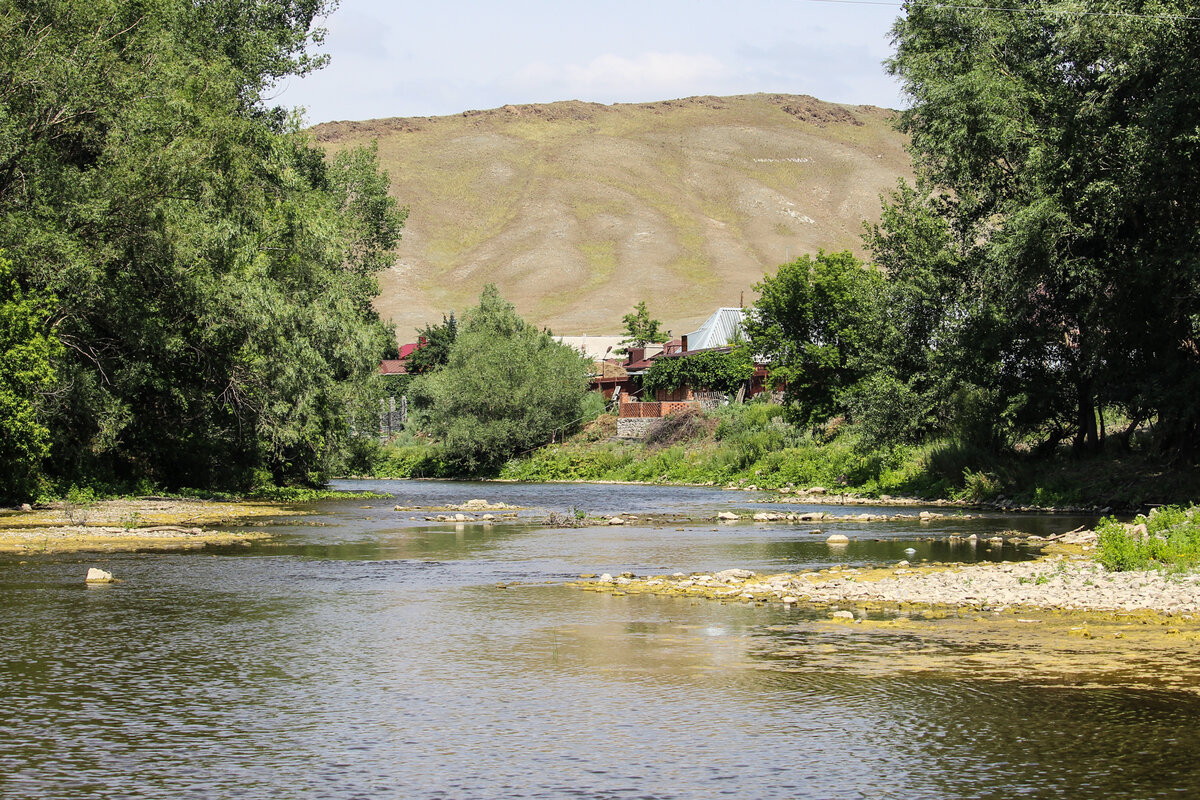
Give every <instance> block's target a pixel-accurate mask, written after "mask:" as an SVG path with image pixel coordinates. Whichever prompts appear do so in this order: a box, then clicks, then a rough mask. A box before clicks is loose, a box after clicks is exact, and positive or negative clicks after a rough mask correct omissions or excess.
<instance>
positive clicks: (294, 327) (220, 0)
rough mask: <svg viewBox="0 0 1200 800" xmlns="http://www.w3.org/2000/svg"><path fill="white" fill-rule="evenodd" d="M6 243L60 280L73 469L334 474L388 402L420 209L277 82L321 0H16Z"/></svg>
mask: <svg viewBox="0 0 1200 800" xmlns="http://www.w3.org/2000/svg"><path fill="white" fill-rule="evenodd" d="M0 3H2V8H0V43H2V44H0V65H2V67H0V68H2V70H3V72H4V74H5V76H6V78H5V80H4V81H3V86H2V88H0V165H3V168H2V169H0V247H4V248H5V249H6V251H7V252H8V254H9V256H10V257H11V259H12V261H13V264H14V272H15V275H16V277H17V280H18V283H19V285H20V286H21V287H22V291H24V292H28V293H30V294H29V295H28V296H31V297H32V296H37V297H43V298H49V297H53V298H54V309H53V322H54V331H55V334H56V335H57V337H58V338H59V339H60V340H61V341H62V342H63V344H64V345H65V349H64V350H63V351H62V353H61V355H53V354H52V362H53V365H54V368H55V378H56V386H57V387H59V388H58V390H57V391H56V392H55V394H54V395H53V397H47V398H46V402H44V403H43V409H42V412H41V419H42V420H43V424H44V425H45V426H46V429H47V430H48V431H49V439H50V444H51V453H50V458H49V460H48V461H47V469H48V470H49V471H50V472H51V473H52V475H53V476H54V477H56V478H57V479H60V480H63V481H69V480H74V479H83V478H85V477H86V479H87V480H99V481H105V482H111V483H135V482H137V481H138V480H141V479H146V480H149V481H151V482H154V483H159V484H161V485H163V486H165V487H178V486H183V485H203V486H218V485H225V486H231V487H243V488H244V487H245V486H248V485H250V484H252V483H253V482H254V481H255V476H256V475H257V474H258V473H260V472H261V471H263V470H265V471H266V472H267V473H269V475H270V477H271V480H272V482H274V483H295V482H310V483H311V482H318V481H320V480H321V478H322V476H323V474H324V473H326V472H327V471H328V470H329V469H330V467H331V465H332V464H334V463H335V462H336V459H337V458H338V456H339V453H340V451H341V450H342V449H343V448H344V446H345V444H346V441H347V436H348V427H349V426H348V425H347V421H348V415H355V414H362V415H367V414H371V415H373V414H374V409H371V408H370V403H369V402H368V399H369V397H370V386H371V383H372V382H373V381H374V380H376V377H375V375H376V371H377V370H376V367H377V364H378V359H379V357H380V355H381V354H382V353H384V352H385V351H386V349H387V346H388V342H389V341H390V339H391V336H390V334H389V332H388V331H387V329H386V327H385V326H384V325H382V324H381V323H380V321H379V320H378V318H377V316H376V315H375V313H374V311H373V310H372V308H371V301H372V299H373V297H374V296H375V294H376V293H377V281H376V275H377V273H378V271H379V270H380V269H381V268H382V267H383V266H385V265H386V264H388V263H390V259H391V255H390V251H391V248H392V246H393V245H394V243H395V242H396V241H397V239H398V236H399V230H400V227H401V224H402V222H403V218H404V215H403V212H402V211H400V210H399V209H398V208H397V207H396V204H395V201H394V200H393V199H391V198H390V197H388V195H387V177H386V175H383V174H381V173H380V172H379V170H378V169H377V158H376V154H375V152H374V150H373V149H370V148H367V149H358V150H350V151H346V152H343V153H340V154H339V155H337V156H335V157H332V158H326V157H325V155H324V154H323V152H322V151H321V150H319V149H318V148H316V147H315V146H313V145H312V144H311V143H310V142H309V141H308V140H307V138H306V137H305V136H304V135H302V134H301V133H299V132H298V127H299V121H298V120H297V119H294V118H291V117H289V115H288V114H287V112H285V111H284V110H283V109H279V108H272V107H270V106H269V105H268V103H269V99H268V98H269V92H270V91H271V89H272V87H273V86H274V85H275V84H276V83H277V82H278V81H280V80H283V79H285V78H286V77H287V76H289V75H299V74H304V73H305V72H307V71H309V70H310V69H313V68H315V67H316V66H319V63H320V59H318V58H314V57H313V56H311V55H309V54H308V51H307V48H308V46H309V45H310V44H311V43H312V42H313V41H315V40H316V39H318V38H319V34H318V33H317V32H315V31H314V30H313V29H312V27H311V25H312V22H313V21H314V19H316V18H317V17H318V16H320V15H321V14H323V13H325V12H327V11H328V8H329V5H328V4H327V3H325V2H323V0H247V1H246V2H236V3H235V2H226V1H225V0H215V1H214V2H205V3H190V2H185V0H156V1H155V2H151V3H126V2H119V0H97V1H95V2H86V3H85V2H80V0H69V1H68V2H55V3H50V2H40V1H39V2H32V3H20V4H18V3H14V2H11V0H0Z"/></svg>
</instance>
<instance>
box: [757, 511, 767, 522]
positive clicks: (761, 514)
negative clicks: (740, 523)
mask: <svg viewBox="0 0 1200 800" xmlns="http://www.w3.org/2000/svg"><path fill="white" fill-rule="evenodd" d="M754 521H755V522H770V521H771V515H770V514H768V513H767V512H765V511H759V512H758V513H757V514H755V515H754Z"/></svg>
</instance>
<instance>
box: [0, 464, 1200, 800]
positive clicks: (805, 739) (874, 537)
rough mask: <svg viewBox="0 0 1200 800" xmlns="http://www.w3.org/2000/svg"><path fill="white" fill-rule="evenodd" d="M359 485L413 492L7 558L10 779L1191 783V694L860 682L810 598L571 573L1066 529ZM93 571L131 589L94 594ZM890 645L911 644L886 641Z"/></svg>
mask: <svg viewBox="0 0 1200 800" xmlns="http://www.w3.org/2000/svg"><path fill="white" fill-rule="evenodd" d="M343 485H344V486H351V485H352V484H343ZM353 486H356V487H357V486H364V487H367V488H379V489H382V490H383V491H388V492H391V493H394V494H395V495H396V498H395V499H392V500H386V501H385V500H378V501H341V502H336V503H327V504H323V505H322V506H320V513H319V514H317V515H315V516H311V517H297V518H296V520H294V522H295V523H298V524H281V525H278V526H276V527H275V528H274V529H273V531H274V532H276V533H277V534H278V536H277V538H276V540H275V541H274V542H273V543H271V544H267V545H260V546H255V547H252V548H237V549H231V550H229V551H212V550H209V551H204V552H200V553H185V554H136V555H115V556H87V555H80V556H57V557H41V558H25V560H24V562H23V563H22V562H18V560H16V559H15V558H10V559H7V560H0V796H3V797H12V798H74V797H88V798H256V797H272V798H292V797H298V798H309V797H311V798H425V797H446V798H475V797H480V798H491V797H587V798H593V797H595V798H707V797H714V798H716V797H739V798H891V797H895V798H959V797H961V798H983V797H986V798H992V797H994V798H1010V797H1080V798H1085V797H1086V798H1092V797H1130V798H1133V797H1138V798H1144V797H1168V796H1184V797H1188V796H1195V795H1196V794H1198V793H1200V768H1198V767H1197V756H1198V755H1200V744H1198V742H1200V738H1198V737H1197V736H1196V733H1197V724H1198V720H1200V703H1198V702H1197V701H1196V700H1195V699H1194V698H1193V696H1192V695H1190V694H1180V693H1172V692H1166V691H1133V690H1128V689H1116V688H1112V689H1105V688H1100V689H1094V688H1093V689H1079V688H1071V687H1070V686H1069V685H1064V686H1059V687H1054V688H1046V687H1045V686H1044V681H1040V680H1037V678H1038V677H1039V676H1030V680H1029V681H1028V682H1023V681H1012V680H1005V681H994V680H989V678H988V675H986V674H980V675H978V676H977V677H976V678H972V679H965V680H964V679H963V677H962V675H961V674H956V675H954V676H953V677H950V676H940V675H939V674H938V673H937V672H919V673H913V674H906V673H903V672H899V673H890V674H889V673H887V672H886V671H885V672H883V673H879V674H876V673H864V672H863V671H861V670H855V669H853V665H854V663H855V658H856V654H858V653H860V652H861V651H860V648H862V647H864V646H865V645H864V643H863V642H862V641H860V640H859V639H858V638H856V637H855V636H853V635H848V634H847V633H845V632H842V631H839V630H836V629H833V628H832V627H831V628H830V629H829V630H825V629H819V628H812V627H811V626H810V628H808V629H805V630H806V632H804V633H803V634H801V633H797V628H796V623H797V620H798V619H801V618H803V612H797V611H787V610H784V609H783V608H782V607H775V606H752V605H742V604H729V605H722V604H719V603H714V602H702V601H691V600H682V599H677V598H654V597H645V596H640V597H611V596H607V595H598V594H593V593H588V592H581V591H579V590H577V589H572V588H569V587H564V586H562V585H560V584H561V582H562V581H564V580H567V579H570V578H572V577H574V576H576V575H577V574H579V573H580V572H604V571H610V572H611V571H622V570H625V569H632V570H634V571H637V572H639V573H645V572H674V571H684V572H691V571H698V570H710V569H720V568H724V567H730V566H741V567H749V568H751V569H758V570H770V569H785V568H800V567H814V566H826V565H829V564H833V563H855V564H858V563H869V562H878V561H887V560H894V559H896V558H900V557H902V556H901V554H902V552H903V550H904V548H906V547H910V546H912V547H914V548H916V549H917V550H918V555H917V556H916V558H922V557H924V558H931V559H933V558H936V559H948V558H953V559H954V560H960V561H963V560H973V559H976V558H1019V557H1023V556H1022V555H1021V554H1020V553H1019V552H1018V551H1016V550H1012V549H1009V548H1005V549H1001V550H997V549H988V548H975V547H969V548H964V547H956V548H951V547H950V545H948V544H945V543H941V542H925V541H920V539H921V537H925V536H929V535H936V534H944V533H947V532H962V533H967V532H976V533H979V534H980V535H981V536H982V535H984V534H988V535H991V534H992V533H994V532H997V531H1001V530H1005V529H1009V528H1025V529H1036V530H1038V531H1042V532H1049V531H1053V530H1065V529H1067V528H1070V527H1074V526H1075V524H1078V522H1077V521H1075V520H1071V519H1065V518H1061V517H1059V518H1045V517H1010V518H1000V517H993V518H987V519H982V520H973V521H956V520H944V521H938V522H936V523H933V524H932V525H920V524H918V523H915V522H911V523H900V522H896V523H870V524H862V523H835V524H830V523H824V524H823V525H824V528H825V530H826V531H827V532H833V531H835V530H836V531H837V532H843V533H846V534H847V535H848V536H850V537H851V539H852V540H853V541H852V542H851V543H850V545H849V546H847V547H845V548H839V549H837V550H831V549H830V548H829V547H828V546H827V545H826V544H825V543H824V537H823V536H820V537H818V536H813V535H812V534H811V533H809V531H810V530H812V529H813V526H812V525H811V524H805V523H802V524H800V525H798V526H797V525H781V524H778V523H775V524H770V525H766V524H764V525H759V526H754V525H750V524H736V525H722V526H715V525H712V524H699V525H696V524H692V525H663V526H662V527H651V526H639V525H637V524H631V525H628V526H625V527H621V528H616V527H611V528H610V527H602V528H582V529H572V530H558V529H551V528H545V527H542V526H541V525H539V524H537V522H538V520H540V519H541V518H542V517H544V516H545V514H546V511H547V510H548V509H553V510H558V511H565V510H567V509H570V508H572V507H577V508H581V509H586V510H588V511H597V512H598V511H603V512H608V513H616V512H621V513H632V514H639V513H640V514H645V513H649V512H675V513H681V514H683V513H687V514H696V515H701V514H705V515H709V514H715V512H716V511H719V510H724V509H728V508H739V509H745V510H750V509H752V508H754V507H756V503H757V501H758V498H756V497H755V496H753V495H751V494H747V493H726V492H719V491H711V490H698V489H678V488H660V487H626V486H578V485H558V486H556V485H550V486H522V485H505V484H462V483H427V482H414V483H400V482H385V483H378V484H353ZM475 497H482V498H486V499H489V500H492V501H496V500H504V501H506V502H509V503H513V504H518V505H523V506H528V507H529V509H528V510H526V511H522V512H521V519H520V521H519V522H517V523H513V524H505V525H495V526H482V525H471V524H468V525H459V526H456V525H454V524H448V523H438V522H430V521H426V520H425V519H424V517H425V516H426V515H425V514H422V513H420V512H396V511H393V510H392V507H393V506H394V505H396V504H397V503H399V504H401V505H406V506H408V505H411V506H438V505H447V504H452V503H460V502H463V501H465V500H468V499H471V498H475ZM92 565H98V566H103V567H105V568H106V569H109V570H111V571H112V572H114V573H115V574H116V575H117V576H118V577H120V578H122V579H123V582H122V583H119V584H114V585H110V586H101V587H91V588H88V587H85V586H84V585H83V583H82V577H83V573H84V572H85V571H86V568H87V567H88V566H92ZM515 581H520V582H521V583H520V584H519V585H515V586H509V587H508V588H499V587H498V586H497V584H500V583H504V584H510V583H512V582H515ZM780 639H783V640H785V643H786V644H787V653H788V655H787V657H786V659H782V660H781V658H780V656H779V655H778V652H779V647H778V646H777V645H778V644H779V640H780ZM871 646H873V647H878V646H879V644H878V642H877V641H876V642H874V643H872V644H871ZM888 646H894V647H896V648H913V647H918V648H919V647H920V646H921V642H920V641H919V639H915V638H914V634H911V633H909V634H901V633H897V634H896V636H895V640H894V641H893V642H889V644H888Z"/></svg>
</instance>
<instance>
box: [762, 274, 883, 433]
mask: <svg viewBox="0 0 1200 800" xmlns="http://www.w3.org/2000/svg"><path fill="white" fill-rule="evenodd" d="M880 282H881V278H880V275H879V273H878V272H877V271H875V270H874V269H872V268H870V267H868V266H867V265H865V264H863V262H862V261H860V260H859V259H857V258H856V257H855V256H854V254H853V253H850V252H849V251H844V252H840V253H826V252H825V251H821V252H819V253H818V254H817V256H816V257H815V258H814V257H811V256H809V255H807V254H805V255H803V256H801V257H799V258H797V259H796V260H795V261H792V262H789V263H787V264H784V265H782V266H781V267H780V268H779V271H778V272H777V273H776V274H775V275H768V276H766V277H764V278H763V280H762V282H761V283H758V284H756V285H755V287H754V289H755V291H756V292H758V293H759V298H758V300H757V301H755V303H754V308H753V309H752V310H751V312H750V313H749V314H747V315H746V319H745V322H744V327H745V330H746V335H747V336H748V337H749V339H750V346H751V349H752V350H753V352H754V353H755V354H757V355H759V356H761V357H762V358H763V359H765V360H766V361H768V362H769V363H770V364H771V376H772V378H773V379H774V380H776V381H778V382H781V383H786V387H787V388H786V390H785V397H786V399H787V400H788V401H789V403H791V404H793V405H792V408H793V412H794V413H795V414H796V416H797V417H798V419H800V420H801V421H803V422H805V423H808V424H816V423H820V422H823V421H825V420H827V419H829V418H830V417H832V416H833V415H834V414H836V413H838V412H839V411H841V410H842V408H843V407H842V403H841V401H842V399H843V395H844V393H845V391H846V390H847V389H849V388H850V387H851V386H853V385H854V384H855V383H856V382H857V381H858V379H859V378H860V377H862V366H861V363H862V354H863V351H864V347H865V346H866V345H867V344H868V342H869V337H870V332H871V330H872V329H873V323H872V319H871V314H872V313H874V309H875V308H876V299H877V295H878V289H879V284H880Z"/></svg>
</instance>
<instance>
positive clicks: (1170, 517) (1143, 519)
mask: <svg viewBox="0 0 1200 800" xmlns="http://www.w3.org/2000/svg"><path fill="white" fill-rule="evenodd" d="M1096 533H1097V535H1098V537H1099V545H1098V548H1097V558H1098V559H1099V561H1100V563H1101V564H1103V565H1104V566H1105V567H1106V568H1107V569H1109V570H1111V571H1114V572H1120V571H1125V570H1141V569H1150V568H1151V567H1160V568H1161V567H1166V568H1168V569H1171V570H1186V569H1192V568H1194V567H1196V566H1197V565H1200V508H1198V507H1196V506H1193V507H1191V508H1186V509H1185V508H1181V507H1178V506H1168V507H1163V508H1156V509H1154V510H1153V511H1151V512H1150V514H1149V515H1148V516H1139V517H1138V518H1137V519H1136V520H1134V523H1133V525H1131V526H1128V527H1127V526H1125V525H1122V524H1121V523H1119V522H1117V521H1116V520H1115V519H1113V518H1111V517H1105V518H1104V519H1102V520H1100V524H1099V525H1097V526H1096Z"/></svg>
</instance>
